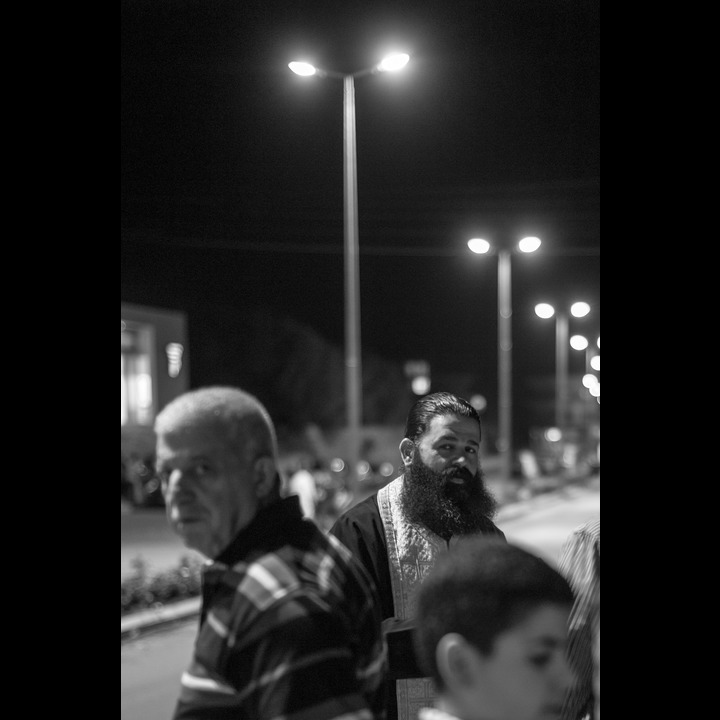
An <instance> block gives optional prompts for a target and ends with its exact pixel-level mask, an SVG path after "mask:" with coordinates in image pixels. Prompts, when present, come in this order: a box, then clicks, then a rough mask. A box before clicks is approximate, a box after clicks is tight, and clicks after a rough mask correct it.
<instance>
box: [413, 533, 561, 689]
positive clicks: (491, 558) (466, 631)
mask: <svg viewBox="0 0 720 720" xmlns="http://www.w3.org/2000/svg"><path fill="white" fill-rule="evenodd" d="M573 600H574V595H573V591H572V588H571V586H570V583H569V582H568V580H567V579H566V578H565V576H564V575H562V574H561V573H560V572H559V571H558V570H556V569H555V568H554V567H552V566H551V565H550V564H549V563H548V562H546V561H545V560H543V559H542V558H541V557H539V556H538V555H535V554H534V553H532V552H530V551H528V550H524V549H523V548H521V547H519V546H517V545H513V544H511V543H508V542H505V541H504V540H500V539H498V538H493V537H487V536H477V535H475V536H468V537H465V538H463V539H462V540H461V541H460V542H459V543H458V544H457V546H455V548H453V549H452V550H451V551H450V552H448V553H445V554H443V555H442V556H440V558H439V559H438V561H437V562H436V564H435V565H434V566H433V568H432V569H431V571H430V573H429V574H428V576H427V577H426V578H425V580H424V581H423V583H422V585H420V587H419V589H418V595H417V610H416V614H415V624H416V628H415V630H414V637H413V642H414V646H415V653H416V657H417V660H418V664H419V665H420V668H421V669H422V670H423V671H424V672H425V673H426V674H427V675H428V676H430V677H432V678H433V679H434V681H435V683H436V685H437V686H438V688H440V689H442V688H443V685H444V683H443V680H442V678H441V677H440V673H439V671H438V667H437V663H436V659H435V649H436V647H437V644H438V642H439V641H440V639H441V638H442V637H443V636H444V635H447V634H448V633H458V634H460V635H462V636H463V637H464V638H465V640H467V642H469V643H470V644H471V645H473V646H475V647H476V648H477V649H478V650H479V651H480V652H481V653H483V654H484V655H489V654H490V653H492V651H493V645H494V642H495V639H496V638H497V636H498V635H499V634H500V633H502V632H505V631H506V630H508V629H510V628H512V627H514V626H515V625H517V624H518V623H519V622H520V621H522V619H523V618H524V617H525V616H526V615H528V614H529V613H531V612H533V611H534V610H535V609H536V608H537V607H538V606H540V605H544V604H546V603H551V604H555V605H561V606H566V607H568V612H569V608H570V607H571V606H572V603H573Z"/></svg>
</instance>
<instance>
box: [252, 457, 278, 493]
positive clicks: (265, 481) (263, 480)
mask: <svg viewBox="0 0 720 720" xmlns="http://www.w3.org/2000/svg"><path fill="white" fill-rule="evenodd" d="M253 469H254V471H255V478H254V485H255V495H257V497H258V498H264V497H266V496H267V495H269V494H270V493H271V492H272V491H273V488H274V487H275V478H276V477H277V472H278V471H277V467H276V465H275V461H274V460H273V459H272V458H271V457H269V456H267V455H265V456H263V457H259V458H258V459H257V460H256V461H255V464H254V466H253Z"/></svg>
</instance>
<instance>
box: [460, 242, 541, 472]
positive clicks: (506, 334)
mask: <svg viewBox="0 0 720 720" xmlns="http://www.w3.org/2000/svg"><path fill="white" fill-rule="evenodd" d="M467 245H468V247H469V248H470V250H472V251H473V252H474V253H478V254H485V253H488V252H490V250H491V245H490V243H489V242H488V241H487V240H483V239H482V238H472V239H470V240H468V242H467ZM539 247H540V239H539V238H536V237H525V238H523V239H522V240H520V242H519V243H518V250H520V252H523V253H531V252H534V251H535V250H537V249H538V248H539ZM511 255H512V251H511V250H507V249H499V250H498V251H497V256H498V343H497V344H498V413H499V420H498V439H497V449H498V452H499V453H500V460H501V463H500V467H501V474H502V480H505V481H506V482H507V481H509V480H510V478H511V477H512V284H511V261H510V258H511Z"/></svg>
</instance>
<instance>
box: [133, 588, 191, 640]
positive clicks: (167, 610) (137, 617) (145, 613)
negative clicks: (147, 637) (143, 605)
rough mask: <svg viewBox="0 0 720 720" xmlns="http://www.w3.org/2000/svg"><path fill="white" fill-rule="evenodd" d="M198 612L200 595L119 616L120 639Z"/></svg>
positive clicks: (134, 635)
mask: <svg viewBox="0 0 720 720" xmlns="http://www.w3.org/2000/svg"><path fill="white" fill-rule="evenodd" d="M199 612H200V596H197V597H192V598H188V599H187V600H179V601H178V602H174V603H170V604H169V605H163V606H161V607H157V608H151V609H150V610H141V611H140V612H136V613H132V614H131V615H127V616H125V617H122V618H120V639H121V640H123V639H125V638H134V637H137V636H138V635H139V634H140V633H141V632H142V631H144V630H149V629H151V628H153V629H154V628H158V627H162V626H163V625H168V624H170V623H174V622H178V621H180V620H185V619H186V618H189V617H192V616H193V615H197V614H198V613H199Z"/></svg>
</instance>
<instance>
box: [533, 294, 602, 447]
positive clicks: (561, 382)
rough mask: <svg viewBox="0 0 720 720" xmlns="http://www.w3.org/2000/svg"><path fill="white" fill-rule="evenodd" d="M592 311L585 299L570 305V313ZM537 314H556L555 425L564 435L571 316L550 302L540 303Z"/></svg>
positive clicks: (583, 313) (544, 317) (575, 314)
mask: <svg viewBox="0 0 720 720" xmlns="http://www.w3.org/2000/svg"><path fill="white" fill-rule="evenodd" d="M589 312H590V305H588V304H587V303H586V302H584V301H581V300H580V301H578V302H574V303H573V304H572V305H571V306H570V315H572V316H573V317H577V318H581V317H585V316H586V315H587V314H588V313H589ZM535 314H536V315H537V316H538V317H540V318H543V319H548V318H551V317H552V316H553V315H555V425H556V427H557V428H558V430H560V433H561V434H562V436H563V437H564V435H565V431H566V429H567V428H566V424H567V404H568V379H569V373H568V348H569V347H570V340H569V338H568V326H569V318H568V313H567V311H566V310H557V311H556V310H555V307H554V306H553V305H550V304H549V303H538V304H537V305H536V306H535Z"/></svg>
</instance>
